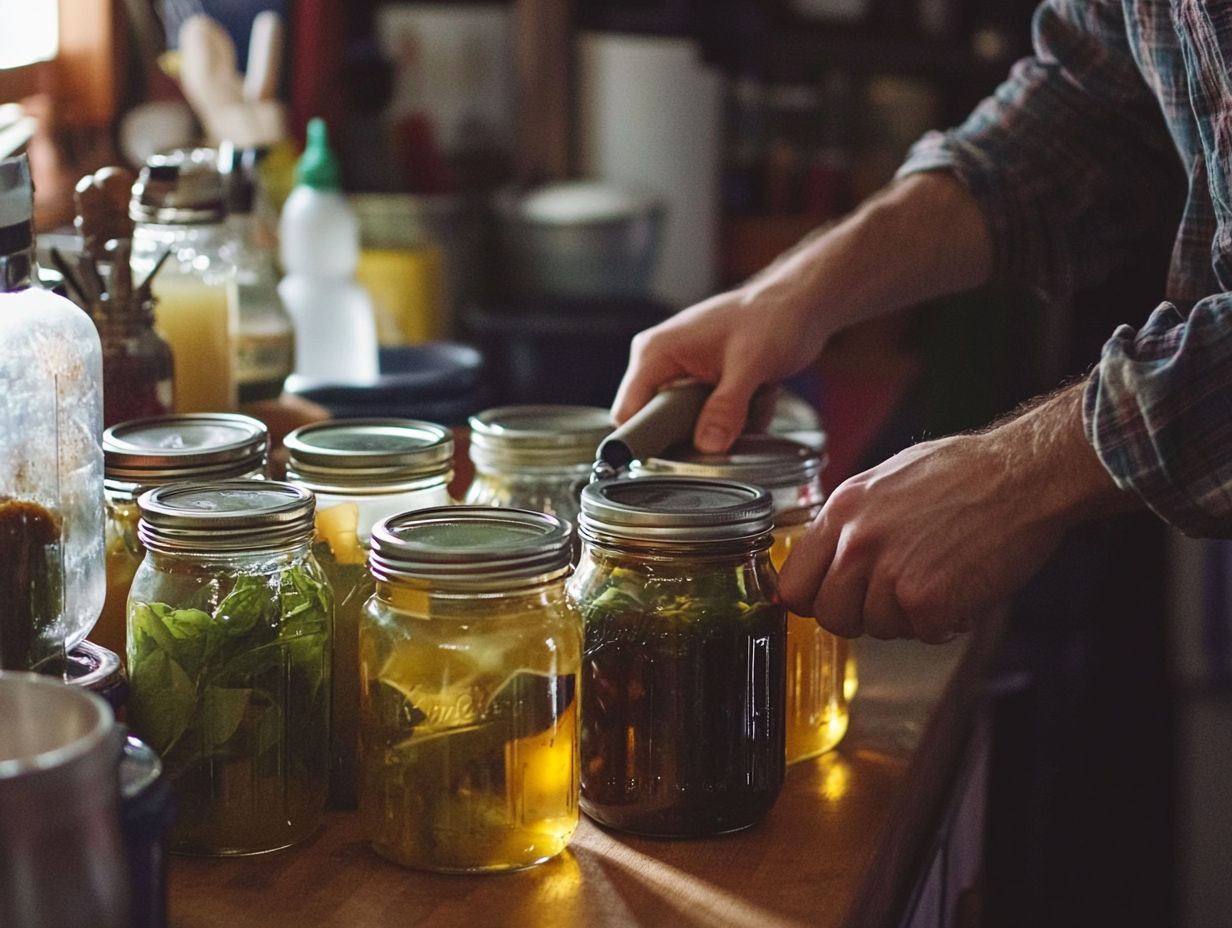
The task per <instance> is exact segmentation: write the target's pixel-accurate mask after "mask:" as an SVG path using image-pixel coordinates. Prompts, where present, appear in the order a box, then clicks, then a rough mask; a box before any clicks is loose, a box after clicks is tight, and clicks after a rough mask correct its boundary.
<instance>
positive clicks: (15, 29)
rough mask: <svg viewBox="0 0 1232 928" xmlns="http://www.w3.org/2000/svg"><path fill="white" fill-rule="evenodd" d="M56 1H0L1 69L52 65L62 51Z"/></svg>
mask: <svg viewBox="0 0 1232 928" xmlns="http://www.w3.org/2000/svg"><path fill="white" fill-rule="evenodd" d="M57 6H58V4H56V3H55V2H54V0H0V23H4V28H3V29H0V68H20V67H22V66H24V65H28V64H34V63H35V62H38V61H50V60H51V59H52V58H54V57H56V52H57V51H58V50H59V47H60V19H59V15H58V13H57Z"/></svg>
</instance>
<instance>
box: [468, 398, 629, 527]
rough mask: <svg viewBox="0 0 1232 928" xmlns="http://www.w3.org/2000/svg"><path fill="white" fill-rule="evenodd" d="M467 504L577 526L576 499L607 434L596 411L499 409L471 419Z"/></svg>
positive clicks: (606, 418)
mask: <svg viewBox="0 0 1232 928" xmlns="http://www.w3.org/2000/svg"><path fill="white" fill-rule="evenodd" d="M470 426H471V462H472V463H473V464H474V465H475V479H474V481H473V482H472V483H471V486H470V489H469V490H467V493H466V502H467V503H469V504H471V505H477V506H508V507H512V508H514V509H535V510H538V511H539V512H546V513H548V514H550V515H554V516H559V517H560V518H562V519H564V520H565V521H566V522H570V523H576V522H577V516H578V494H580V493H581V492H582V487H583V486H584V485H585V484H586V482H587V481H588V480H590V470H591V467H592V466H593V465H594V463H595V451H596V449H597V448H598V447H599V443H600V442H601V441H603V439H604V438H606V437H607V435H608V433H609V432H611V431H612V419H611V415H610V414H609V413H608V411H607V410H606V409H599V408H598V407H597V406H502V407H499V408H497V409H489V410H487V411H486V412H481V413H480V414H479V415H477V416H472V417H471V420H470Z"/></svg>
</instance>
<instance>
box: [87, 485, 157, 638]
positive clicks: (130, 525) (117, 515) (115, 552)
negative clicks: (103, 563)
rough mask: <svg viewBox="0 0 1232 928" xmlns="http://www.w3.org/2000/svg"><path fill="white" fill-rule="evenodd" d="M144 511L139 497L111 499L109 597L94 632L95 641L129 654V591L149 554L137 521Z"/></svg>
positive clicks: (107, 533)
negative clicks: (140, 506)
mask: <svg viewBox="0 0 1232 928" xmlns="http://www.w3.org/2000/svg"><path fill="white" fill-rule="evenodd" d="M140 517H141V514H140V512H139V511H138V509H137V503H136V501H131V502H119V501H113V500H108V502H107V521H106V523H105V527H104V539H105V546H106V552H107V597H106V599H104V600H103V611H102V613H101V614H100V615H99V617H98V622H97V623H96V624H95V626H94V629H93V630H92V631H91V632H90V640H91V641H93V642H94V643H95V644H97V645H100V646H102V647H104V648H106V649H107V650H108V651H114V652H115V653H116V654H118V655H119V656H120V659H121V660H124V659H125V658H126V656H127V655H126V653H125V652H126V649H127V647H128V644H127V635H128V632H127V624H128V591H129V589H130V587H132V585H133V577H134V576H135V575H136V573H137V568H138V567H140V566H141V559H142V558H144V557H145V549H144V548H142V547H141V542H140V541H138V540H137V521H138V520H139V519H140Z"/></svg>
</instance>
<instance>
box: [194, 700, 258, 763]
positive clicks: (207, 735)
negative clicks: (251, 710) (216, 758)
mask: <svg viewBox="0 0 1232 928" xmlns="http://www.w3.org/2000/svg"><path fill="white" fill-rule="evenodd" d="M251 699H252V690H249V689H229V688H226V687H221V686H207V687H206V688H205V692H204V693H203V694H202V697H201V715H200V724H201V731H202V735H203V736H204V739H205V744H206V748H207V750H214V749H216V748H219V747H221V746H222V745H224V744H226V743H227V742H228V741H230V740H231V739H232V738H233V737H234V736H235V733H236V731H237V730H238V729H239V727H240V723H241V722H242V721H244V713H245V712H247V711H248V703H249V702H250V701H251Z"/></svg>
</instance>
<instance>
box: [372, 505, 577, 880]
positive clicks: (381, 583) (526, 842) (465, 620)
mask: <svg viewBox="0 0 1232 928" xmlns="http://www.w3.org/2000/svg"><path fill="white" fill-rule="evenodd" d="M570 553H571V543H570V531H569V528H568V526H566V525H565V524H564V523H563V522H561V521H560V520H559V519H557V518H555V517H553V516H549V515H547V514H545V513H538V512H529V511H524V510H508V509H495V508H490V507H486V506H454V507H441V508H438V509H423V510H419V511H417V512H409V513H405V514H402V515H398V516H394V517H392V518H390V519H386V520H384V521H382V522H380V523H378V524H377V526H376V527H375V528H374V529H373V532H372V554H371V557H370V561H369V564H370V566H371V570H372V574H373V577H374V578H375V580H376V593H375V595H374V596H373V597H372V598H371V599H370V600H369V601H368V605H367V607H366V608H365V611H364V615H363V618H362V620H361V623H360V636H359V655H360V681H361V684H360V685H361V689H360V795H359V808H360V818H361V821H362V823H363V827H364V830H365V832H366V834H367V836H368V838H369V840H371V842H372V844H373V847H374V848H375V849H376V851H377V852H378V853H379V854H381V855H382V856H384V857H387V858H389V859H390V860H393V861H396V862H397V863H400V864H403V865H405V866H409V867H416V868H421V869H427V870H438V871H448V872H479V871H496V870H515V869H519V868H522V867H528V866H531V865H533V864H537V863H540V862H542V861H545V860H548V859H549V858H551V857H554V856H555V855H557V854H559V853H560V852H561V851H562V850H564V849H565V846H566V845H567V844H568V843H569V839H570V837H571V836H572V835H573V832H574V829H575V828H576V827H577V823H578V790H579V775H578V771H579V747H578V731H579V727H578V686H579V678H578V675H579V672H580V666H581V651H582V627H581V620H580V618H579V617H578V614H577V612H576V611H575V610H574V609H573V607H572V606H570V605H569V603H568V602H567V600H566V598H565V579H566V577H567V576H568V574H569V559H570Z"/></svg>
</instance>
